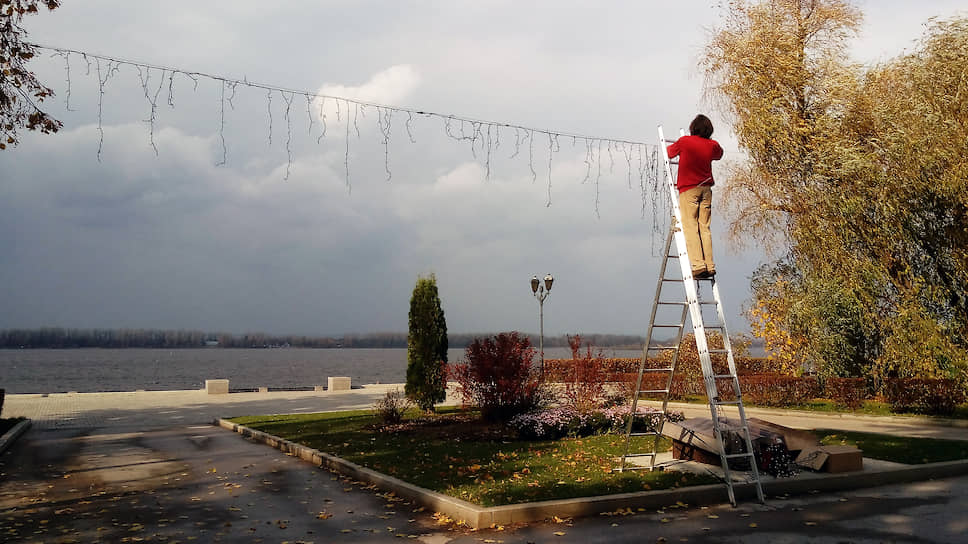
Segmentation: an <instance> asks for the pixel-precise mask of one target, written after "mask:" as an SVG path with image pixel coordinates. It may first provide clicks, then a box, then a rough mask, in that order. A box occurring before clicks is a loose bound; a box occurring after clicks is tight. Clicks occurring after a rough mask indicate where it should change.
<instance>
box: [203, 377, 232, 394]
mask: <svg viewBox="0 0 968 544" xmlns="http://www.w3.org/2000/svg"><path fill="white" fill-rule="evenodd" d="M205 392H206V393H208V394H209V395H226V394H228V392H229V381H228V380H205Z"/></svg>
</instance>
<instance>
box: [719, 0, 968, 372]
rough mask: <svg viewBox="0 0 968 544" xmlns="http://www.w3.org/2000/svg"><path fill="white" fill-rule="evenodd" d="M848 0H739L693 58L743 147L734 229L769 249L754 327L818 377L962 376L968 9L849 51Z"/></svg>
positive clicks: (793, 363) (967, 253) (732, 186)
mask: <svg viewBox="0 0 968 544" xmlns="http://www.w3.org/2000/svg"><path fill="white" fill-rule="evenodd" d="M860 21H861V13H860V11H859V10H858V9H856V8H855V7H853V6H852V5H851V4H850V2H848V1H846V0H770V1H757V2H751V1H735V2H731V4H730V8H729V12H728V16H727V18H726V19H725V21H724V23H723V25H722V26H721V28H719V29H717V30H716V31H715V32H714V34H713V35H712V37H711V39H710V42H709V44H708V46H707V48H706V50H705V53H704V56H703V59H702V65H703V68H704V70H705V73H706V77H707V80H706V81H707V86H708V90H709V92H710V96H711V97H712V98H713V99H714V101H715V103H716V104H717V105H718V107H719V108H720V109H721V110H722V112H723V113H724V114H725V115H726V116H727V117H728V118H730V120H731V121H732V122H733V128H734V130H735V132H736V134H737V137H738V139H739V143H740V146H741V147H742V148H743V150H744V151H745V152H746V153H747V156H748V160H746V161H745V162H744V163H742V164H737V165H734V166H733V167H732V168H731V170H730V172H729V175H728V181H727V183H726V195H725V196H726V199H727V201H728V210H729V211H728V213H729V221H730V225H731V233H732V234H733V235H734V238H736V239H752V240H756V241H758V242H761V243H763V244H764V245H765V246H766V247H767V248H769V249H770V250H771V252H770V255H771V256H772V259H773V260H772V262H769V263H767V264H765V265H763V266H762V267H761V268H760V269H758V270H757V271H756V273H755V274H754V278H753V284H752V287H753V295H754V300H753V303H752V307H751V308H750V315H751V318H752V319H751V320H752V322H753V325H754V331H755V333H756V334H758V335H760V336H762V337H763V338H764V339H765V341H766V343H767V346H768V347H769V348H771V351H772V353H773V356H774V357H775V358H776V359H777V361H778V364H779V365H782V366H786V367H794V368H813V369H815V370H817V371H818V372H819V373H820V374H821V375H823V376H865V377H869V378H873V379H872V384H873V385H875V386H878V385H879V384H880V383H881V380H882V379H883V378H888V377H956V378H959V379H962V380H964V379H965V377H966V368H968V361H966V353H968V352H966V347H968V343H966V326H968V289H966V285H968V249H966V248H968V181H966V180H968V137H966V135H968V126H966V124H968V78H966V77H965V74H966V73H968V19H964V18H960V19H953V20H948V21H933V22H931V24H930V25H929V27H928V30H927V32H926V34H925V36H924V37H923V39H922V41H921V42H920V44H919V45H918V47H917V48H916V50H915V51H914V52H912V53H910V54H907V55H903V56H900V57H898V58H896V59H893V60H891V61H889V62H886V63H883V64H880V65H874V66H859V65H856V64H852V63H851V62H849V59H848V58H847V56H846V51H847V45H848V40H849V39H850V38H851V37H852V36H853V35H854V34H855V33H856V31H857V29H858V27H859V24H860Z"/></svg>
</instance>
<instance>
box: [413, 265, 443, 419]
mask: <svg viewBox="0 0 968 544" xmlns="http://www.w3.org/2000/svg"><path fill="white" fill-rule="evenodd" d="M404 391H405V393H406V395H407V397H408V398H410V399H411V400H413V402H414V403H415V404H416V405H417V406H419V407H420V409H422V410H424V411H427V412H429V411H432V410H433V409H434V405H435V404H437V403H438V402H442V401H443V400H444V399H445V398H446V397H447V320H446V319H444V310H443V309H442V308H441V306H440V295H439V294H438V293H437V278H436V277H435V276H434V275H433V274H431V275H430V276H429V277H426V278H425V277H419V278H417V284H416V285H415V286H414V288H413V295H412V296H411V297H410V313H409V332H408V334H407V383H406V385H405V387H404Z"/></svg>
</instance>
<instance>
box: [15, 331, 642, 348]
mask: <svg viewBox="0 0 968 544" xmlns="http://www.w3.org/2000/svg"><path fill="white" fill-rule="evenodd" d="M494 334H495V333H461V334H453V333H452V334H449V335H447V338H448V343H449V344H450V347H451V348H463V347H466V346H467V345H468V344H470V343H471V342H473V341H474V339H475V338H484V337H489V336H493V335H494ZM530 336H531V341H532V343H533V344H534V346H535V347H536V348H537V346H538V336H537V335H530ZM582 338H583V339H584V340H585V341H587V342H591V344H592V345H594V346H597V347H612V348H615V347H629V348H631V349H638V348H639V347H640V346H641V345H642V342H643V338H642V337H641V336H632V335H620V334H583V335H582ZM544 345H545V347H546V348H549V347H567V346H568V337H567V336H545V339H544ZM206 346H207V347H219V348H275V347H293V348H405V347H407V335H406V333H395V332H378V333H368V334H349V335H345V336H341V337H328V336H299V335H275V334H265V333H245V334H231V333H224V332H204V331H190V330H160V329H66V328H60V327H45V328H40V329H5V330H0V348H7V349H26V348H42V349H70V348H166V349H167V348H199V347H206Z"/></svg>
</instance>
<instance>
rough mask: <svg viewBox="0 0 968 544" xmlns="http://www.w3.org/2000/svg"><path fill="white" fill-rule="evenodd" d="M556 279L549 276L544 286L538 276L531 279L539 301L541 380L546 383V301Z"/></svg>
mask: <svg viewBox="0 0 968 544" xmlns="http://www.w3.org/2000/svg"><path fill="white" fill-rule="evenodd" d="M554 282H555V279H554V278H552V277H551V274H548V275H546V276H545V277H544V285H541V280H539V279H538V276H532V277H531V294H533V295H534V298H536V299H538V323H539V325H538V326H539V327H540V331H539V333H538V350H539V351H540V352H541V380H542V381H544V301H545V299H546V298H548V295H549V294H551V284H553V283H554Z"/></svg>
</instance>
